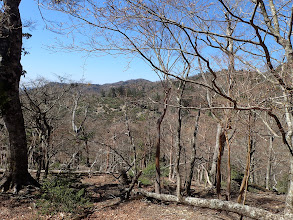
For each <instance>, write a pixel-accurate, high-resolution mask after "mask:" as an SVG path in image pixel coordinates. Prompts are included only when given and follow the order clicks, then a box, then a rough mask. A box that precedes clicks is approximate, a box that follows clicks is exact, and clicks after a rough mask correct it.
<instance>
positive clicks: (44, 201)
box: [36, 176, 92, 215]
mask: <svg viewBox="0 0 293 220" xmlns="http://www.w3.org/2000/svg"><path fill="white" fill-rule="evenodd" d="M74 185H75V187H74ZM77 185H78V184H76V180H75V179H73V178H70V177H68V176H67V177H53V178H52V179H46V180H44V181H43V183H42V187H41V195H40V198H39V199H38V200H37V202H36V206H37V208H38V209H39V212H40V214H46V215H54V214H57V213H59V212H62V213H71V214H73V215H77V214H81V213H83V212H85V211H86V210H88V209H89V208H90V207H91V206H92V204H91V202H90V198H89V196H88V195H87V193H86V189H85V188H84V187H83V186H82V185H81V184H80V185H78V187H76V186H77Z"/></svg>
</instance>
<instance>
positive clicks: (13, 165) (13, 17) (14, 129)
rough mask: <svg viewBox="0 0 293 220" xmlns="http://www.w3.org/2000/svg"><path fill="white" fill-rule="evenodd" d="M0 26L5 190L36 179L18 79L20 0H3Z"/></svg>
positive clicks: (20, 29) (3, 185) (0, 183)
mask: <svg viewBox="0 0 293 220" xmlns="http://www.w3.org/2000/svg"><path fill="white" fill-rule="evenodd" d="M3 3H4V12H3V14H2V16H3V18H2V20H1V27H0V37H1V41H0V102H1V103H0V107H1V112H2V115H3V119H4V122H5V125H6V128H7V130H8V133H9V142H10V144H9V149H8V155H7V168H6V172H5V174H4V176H3V178H2V179H1V181H0V187H3V188H4V190H8V189H9V188H14V189H15V192H17V191H18V190H19V189H20V188H21V187H22V186H23V185H28V184H35V185H38V184H37V182H36V181H35V180H34V179H33V178H32V177H31V176H30V174H29V173H28V157H27V144H26V133H25V129H24V120H23V115H22V109H21V104H20V100H19V81H20V77H21V75H22V66H21V64H20V58H21V48H22V24H21V18H20V14H19V9H18V7H19V4H20V0H4V1H3Z"/></svg>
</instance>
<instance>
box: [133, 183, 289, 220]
mask: <svg viewBox="0 0 293 220" xmlns="http://www.w3.org/2000/svg"><path fill="white" fill-rule="evenodd" d="M133 192H134V193H137V194H142V195H144V196H146V197H150V198H154V199H158V200H161V201H166V202H177V203H181V204H185V205H192V206H196V207H201V208H209V209H215V210H222V211H228V212H233V213H237V214H239V215H242V216H245V217H249V218H252V219H257V220H289V219H293V215H292V214H291V215H290V214H287V215H280V214H274V213H272V212H269V211H266V210H263V209H259V208H255V207H251V206H247V205H242V204H239V203H235V202H231V201H222V200H219V199H201V198H194V197H183V198H182V200H181V201H179V200H178V198H177V197H176V196H174V195H167V194H157V193H152V192H148V191H146V190H143V189H137V190H133Z"/></svg>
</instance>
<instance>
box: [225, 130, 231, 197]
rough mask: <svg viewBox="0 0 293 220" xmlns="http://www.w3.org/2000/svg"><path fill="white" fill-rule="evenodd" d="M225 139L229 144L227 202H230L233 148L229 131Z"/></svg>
mask: <svg viewBox="0 0 293 220" xmlns="http://www.w3.org/2000/svg"><path fill="white" fill-rule="evenodd" d="M225 137H226V144H227V150H228V162H227V173H228V175H227V200H228V201H229V200H230V199H231V148H230V143H229V137H228V133H227V131H225Z"/></svg>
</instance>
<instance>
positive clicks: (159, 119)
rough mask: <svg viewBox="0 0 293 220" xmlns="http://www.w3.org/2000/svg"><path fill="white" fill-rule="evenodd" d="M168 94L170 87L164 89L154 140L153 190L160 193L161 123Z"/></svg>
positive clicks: (165, 110)
mask: <svg viewBox="0 0 293 220" xmlns="http://www.w3.org/2000/svg"><path fill="white" fill-rule="evenodd" d="M169 95H170V89H168V91H166V93H165V100H164V109H163V112H162V114H161V116H160V117H159V118H158V120H157V142H156V159H155V165H156V180H155V192H156V193H159V194H160V193H161V181H160V178H161V170H160V151H161V149H160V148H161V124H162V122H163V119H164V117H165V115H166V112H167V107H168V105H167V104H168V100H169Z"/></svg>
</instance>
